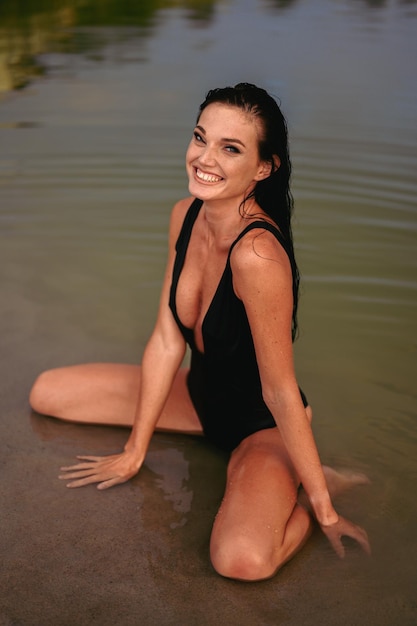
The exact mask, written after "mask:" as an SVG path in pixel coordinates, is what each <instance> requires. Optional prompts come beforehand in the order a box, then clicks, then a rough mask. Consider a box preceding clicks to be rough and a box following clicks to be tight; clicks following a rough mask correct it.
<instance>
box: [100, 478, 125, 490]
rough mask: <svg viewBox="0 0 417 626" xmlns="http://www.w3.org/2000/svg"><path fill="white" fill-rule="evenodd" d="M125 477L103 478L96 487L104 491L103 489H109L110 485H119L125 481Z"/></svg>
mask: <svg viewBox="0 0 417 626" xmlns="http://www.w3.org/2000/svg"><path fill="white" fill-rule="evenodd" d="M126 480H127V479H126V478H121V477H120V476H115V477H114V478H110V479H109V480H105V481H103V482H101V483H100V484H99V485H97V489H99V490H100V491H104V490H105V489H109V488H110V487H114V485H120V484H121V483H124V482H126Z"/></svg>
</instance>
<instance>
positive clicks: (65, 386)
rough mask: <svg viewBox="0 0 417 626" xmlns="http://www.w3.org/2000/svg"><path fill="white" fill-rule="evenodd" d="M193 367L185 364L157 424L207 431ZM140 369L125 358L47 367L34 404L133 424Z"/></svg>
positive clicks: (71, 415)
mask: <svg viewBox="0 0 417 626" xmlns="http://www.w3.org/2000/svg"><path fill="white" fill-rule="evenodd" d="M187 372H188V370H186V369H180V370H179V371H178V373H177V375H176V377H175V380H174V383H173V386H172V389H171V392H170V395H169V397H168V399H167V402H166V404H165V407H164V409H163V411H162V414H161V416H160V419H159V421H158V423H157V428H158V429H161V430H172V431H180V432H185V433H193V434H199V433H201V432H202V430H201V425H200V422H199V420H198V417H197V414H196V412H195V410H194V407H193V405H192V402H191V399H190V396H189V394H188V389H187V384H186V376H187ZM140 379H141V368H140V366H139V365H125V364H121V363H88V364H83V365H72V366H69V367H61V368H57V369H52V370H48V371H46V372H43V373H42V374H41V375H40V376H39V377H38V379H37V380H36V381H35V384H34V386H33V388H32V391H31V394H30V404H31V406H32V408H33V409H34V410H35V411H37V412H38V413H43V414H44V415H51V416H53V417H57V418H60V419H64V420H68V421H72V422H82V423H88V424H105V425H112V426H128V427H130V426H132V425H133V420H134V417H135V411H136V406H137V402H138V397H139V393H140Z"/></svg>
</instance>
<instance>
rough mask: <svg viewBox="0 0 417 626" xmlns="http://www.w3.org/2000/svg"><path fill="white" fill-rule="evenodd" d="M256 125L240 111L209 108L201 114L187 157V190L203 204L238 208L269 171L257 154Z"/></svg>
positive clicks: (231, 107)
mask: <svg viewBox="0 0 417 626" xmlns="http://www.w3.org/2000/svg"><path fill="white" fill-rule="evenodd" d="M258 132H259V131H258V125H257V122H256V121H255V119H254V118H253V117H252V116H251V115H250V114H249V113H246V112H245V111H242V110H241V109H239V108H237V107H234V106H230V105H226V104H220V103H213V104H209V105H208V106H207V108H205V109H204V110H203V112H202V113H201V116H200V119H199V121H198V123H197V126H196V127H195V129H194V134H193V137H192V139H191V142H190V144H189V146H188V150H187V154H186V169H187V174H188V181H189V184H188V188H189V191H190V194H191V195H192V196H196V197H197V198H200V199H201V200H203V201H215V200H222V201H223V202H224V201H226V200H237V201H238V204H240V202H241V201H242V200H243V198H244V197H245V196H246V195H247V193H249V192H250V191H251V190H252V189H253V187H254V186H255V184H256V182H257V181H258V180H262V179H263V178H266V177H267V176H269V174H270V171H271V167H270V165H269V164H268V163H265V162H262V161H261V160H260V158H259V150H258Z"/></svg>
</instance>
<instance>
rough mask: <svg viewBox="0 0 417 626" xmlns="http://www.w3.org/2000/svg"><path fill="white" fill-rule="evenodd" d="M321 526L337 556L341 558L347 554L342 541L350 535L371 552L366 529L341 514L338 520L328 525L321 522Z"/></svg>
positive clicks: (366, 550) (367, 551) (365, 549)
mask: <svg viewBox="0 0 417 626" xmlns="http://www.w3.org/2000/svg"><path fill="white" fill-rule="evenodd" d="M320 528H321V530H322V531H323V533H324V534H325V535H326V537H327V539H328V540H329V541H330V543H331V545H332V547H333V549H334V551H335V552H336V554H337V556H339V557H340V558H341V559H343V558H344V556H345V547H344V545H343V543H342V537H350V538H351V539H354V540H355V541H357V542H358V544H359V545H360V546H361V548H362V549H363V550H364V551H365V552H366V554H371V546H370V544H369V539H368V535H367V533H366V531H365V530H364V529H363V528H361V527H360V526H357V524H353V522H350V521H349V520H347V519H345V518H344V517H341V516H340V515H339V519H338V520H337V522H335V523H334V524H327V525H325V524H320Z"/></svg>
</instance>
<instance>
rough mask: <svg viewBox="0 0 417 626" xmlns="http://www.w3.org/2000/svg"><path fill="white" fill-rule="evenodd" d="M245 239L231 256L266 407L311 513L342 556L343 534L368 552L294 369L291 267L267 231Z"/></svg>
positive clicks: (236, 289) (281, 249)
mask: <svg viewBox="0 0 417 626" xmlns="http://www.w3.org/2000/svg"><path fill="white" fill-rule="evenodd" d="M253 233H254V234H253V235H252V236H249V237H248V236H246V237H244V238H243V239H242V240H241V241H240V242H239V243H238V244H237V245H236V248H235V250H234V254H233V255H232V258H231V263H232V271H233V285H234V289H235V292H236V294H237V296H238V297H239V298H240V299H241V300H242V302H243V304H244V306H245V310H246V314H247V316H248V321H249V325H250V328H251V332H252V337H253V341H254V346H255V352H256V358H257V363H258V368H259V373H260V378H261V383H262V393H263V398H264V400H265V403H266V405H267V406H268V408H269V410H270V411H271V413H272V415H273V416H274V419H275V421H276V423H277V426H278V428H279V431H280V433H281V436H282V438H283V441H284V443H285V445H286V448H287V450H288V453H289V456H290V458H291V461H292V463H293V465H294V468H295V471H296V472H297V475H298V477H299V479H300V482H301V483H302V485H303V487H304V490H305V492H306V494H307V496H308V498H309V501H310V504H311V508H312V510H313V513H314V515H315V517H316V519H317V521H318V523H319V524H320V526H321V528H322V530H323V532H324V533H325V534H326V536H327V537H328V539H329V541H330V542H331V544H332V545H333V547H334V549H335V550H336V552H337V554H338V555H339V556H343V554H344V550H343V545H342V543H341V536H342V535H348V536H350V537H352V538H354V539H356V540H357V541H358V542H359V543H360V544H361V545H362V547H363V548H364V549H365V550H366V551H369V543H368V541H367V538H366V533H365V531H363V530H362V529H361V528H359V527H358V526H356V525H354V524H352V523H351V522H348V520H345V519H343V518H342V517H340V516H339V515H338V514H337V512H336V511H335V509H334V507H333V504H332V501H331V498H330V495H329V491H328V488H327V484H326V480H325V477H324V473H323V469H322V465H321V461H320V458H319V454H318V451H317V447H316V443H315V441H314V437H313V433H312V429H311V425H310V422H309V420H308V418H307V415H306V411H305V409H304V406H303V403H302V400H301V397H300V392H299V388H298V384H297V381H296V376H295V371H294V359H293V347H292V338H291V322H292V309H293V294H292V274H291V266H290V263H289V259H288V256H287V254H286V252H285V250H284V249H283V248H282V247H281V246H280V245H279V244H278V242H277V240H276V239H275V237H274V236H273V235H272V234H271V233H269V232H268V231H264V232H263V233H262V234H259V231H258V232H256V231H253Z"/></svg>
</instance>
